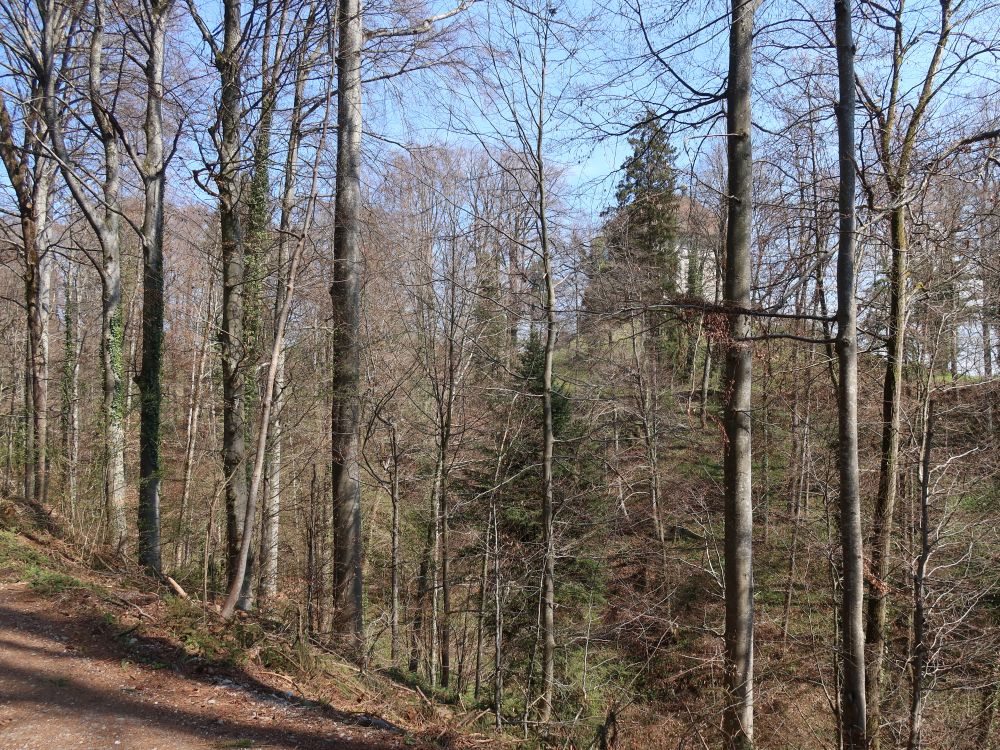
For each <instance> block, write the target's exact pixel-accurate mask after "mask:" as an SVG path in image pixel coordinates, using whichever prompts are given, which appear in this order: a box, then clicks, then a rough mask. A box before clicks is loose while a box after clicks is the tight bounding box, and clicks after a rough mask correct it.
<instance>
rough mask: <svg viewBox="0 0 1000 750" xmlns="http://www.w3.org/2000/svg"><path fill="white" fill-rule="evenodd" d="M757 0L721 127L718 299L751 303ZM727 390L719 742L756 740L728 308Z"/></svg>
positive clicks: (743, 470) (741, 419)
mask: <svg viewBox="0 0 1000 750" xmlns="http://www.w3.org/2000/svg"><path fill="white" fill-rule="evenodd" d="M755 6H756V2H755V0H733V3H732V16H731V18H730V28H729V81H728V88H727V93H726V133H727V151H728V162H729V183H728V190H727V192H728V197H729V199H728V207H729V217H728V219H727V223H726V268H725V283H724V295H723V304H724V305H729V306H732V307H737V308H742V309H744V310H745V309H748V308H749V307H750V284H751V278H750V242H751V229H750V226H751V225H750V222H751V218H752V216H753V151H752V148H751V129H752V122H751V115H750V96H751V91H750V90H751V85H752V80H753V77H752V72H751V56H752V49H753V25H754V9H755ZM729 337H730V340H729V342H728V348H727V350H726V370H725V380H724V385H723V390H724V392H725V417H724V419H725V427H726V450H725V503H726V505H725V526H726V529H725V537H726V538H725V551H726V559H725V583H726V632H725V642H726V664H725V671H726V690H727V693H728V695H727V699H726V705H725V710H724V712H723V733H724V737H723V739H724V744H725V747H726V748H727V749H728V750H749V749H750V748H751V747H752V746H753V713H754V712H753V704H754V685H753V682H754V671H753V663H754V642H753V639H754V613H753V606H754V605H753V495H752V492H751V483H750V470H751V461H752V457H751V443H750V422H751V414H750V387H751V378H752V374H751V365H752V361H753V352H752V349H751V347H752V344H751V343H750V341H749V340H748V339H749V337H750V319H749V316H747V315H745V314H742V313H736V312H732V313H730V323H729Z"/></svg>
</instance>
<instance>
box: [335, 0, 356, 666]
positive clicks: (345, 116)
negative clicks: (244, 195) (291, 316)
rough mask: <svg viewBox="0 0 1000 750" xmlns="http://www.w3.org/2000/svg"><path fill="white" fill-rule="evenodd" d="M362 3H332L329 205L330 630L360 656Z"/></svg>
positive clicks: (348, 0) (351, 1)
mask: <svg viewBox="0 0 1000 750" xmlns="http://www.w3.org/2000/svg"><path fill="white" fill-rule="evenodd" d="M361 23H362V22H361V3H360V0H338V15H337V39H338V48H337V182H336V196H335V200H334V221H335V229H334V240H333V253H334V267H333V283H332V284H331V285H330V299H331V302H332V307H333V325H334V331H333V405H332V414H331V430H330V432H331V445H332V465H333V516H334V561H333V601H334V632H335V633H336V634H337V635H339V636H340V637H341V638H343V639H344V640H345V641H349V643H348V644H347V645H348V646H349V648H351V649H353V650H355V651H356V656H361V646H362V639H363V630H364V610H363V602H362V570H361V471H360V466H359V463H358V459H359V456H358V450H359V442H360V437H359V416H360V405H359V393H358V388H359V377H360V349H359V346H360V341H359V331H360V322H361V279H360V271H361V269H360V264H361V128H362V120H361V45H362V42H363V39H364V33H363V30H362V25H361Z"/></svg>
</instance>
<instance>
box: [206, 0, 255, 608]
mask: <svg viewBox="0 0 1000 750" xmlns="http://www.w3.org/2000/svg"><path fill="white" fill-rule="evenodd" d="M202 33H203V35H205V36H207V37H208V38H209V39H213V46H214V38H212V37H211V36H210V35H209V34H207V33H206V31H204V30H203V31H202ZM222 33H223V41H222V46H221V48H220V49H219V50H218V52H217V54H216V55H215V64H216V68H217V70H218V72H219V78H220V81H221V93H220V99H219V109H218V114H217V119H218V123H219V126H220V130H221V140H220V143H219V163H218V167H217V171H216V174H215V183H216V187H217V189H218V195H219V229H220V239H221V245H222V328H221V330H220V331H219V344H220V347H219V348H220V355H221V359H222V469H223V473H224V475H225V507H226V564H227V576H228V584H229V586H230V587H231V586H232V583H233V581H234V580H235V578H236V575H237V568H238V563H239V555H240V549H241V547H242V543H243V537H244V535H248V534H252V533H253V519H252V518H246V515H245V514H246V506H247V467H246V403H245V401H246V376H245V367H244V359H245V356H244V355H245V353H244V346H245V341H244V328H243V317H244V316H243V308H244V300H243V293H244V283H245V280H246V266H245V257H244V252H245V251H244V243H243V226H242V219H241V216H240V214H241V211H240V194H241V180H240V168H241V158H240V144H241V142H242V134H241V132H240V130H241V129H240V120H241V118H242V114H243V112H242V107H241V102H240V99H241V96H242V93H243V91H242V89H243V85H242V75H241V71H242V65H243V53H244V42H243V27H242V7H241V2H240V0H225V2H224V4H223V14H222ZM248 604H249V602H248V601H247V600H246V599H245V598H244V599H243V600H241V601H240V602H239V605H240V606H243V607H246V606H248Z"/></svg>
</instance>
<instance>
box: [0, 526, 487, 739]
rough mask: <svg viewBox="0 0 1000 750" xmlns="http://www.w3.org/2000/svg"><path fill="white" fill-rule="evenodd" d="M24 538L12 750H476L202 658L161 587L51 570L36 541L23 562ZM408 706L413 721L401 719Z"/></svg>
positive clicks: (12, 608)
mask: <svg viewBox="0 0 1000 750" xmlns="http://www.w3.org/2000/svg"><path fill="white" fill-rule="evenodd" d="M12 538H14V535H10V534H7V533H4V538H3V539H0V542H2V544H0V574H2V575H0V750H72V749H77V748H79V749H80V750H209V749H211V750H219V749H221V748H268V749H270V750H293V749H297V750H397V749H402V748H418V749H422V748H458V747H467V746H468V745H467V744H466V741H465V740H467V739H469V738H468V737H461V736H459V735H458V733H456V732H454V731H452V730H449V729H446V728H442V726H441V725H440V724H437V725H436V726H435V723H434V722H429V721H427V720H426V718H425V717H420V716H419V715H416V714H415V712H414V711H413V710H412V709H408V708H406V707H405V705H404V704H402V703H400V704H399V705H393V701H391V700H387V701H384V702H383V703H382V704H381V705H382V708H383V711H382V712H381V713H382V714H383V715H389V716H390V717H392V718H393V720H394V721H393V722H390V721H387V720H385V719H383V718H380V717H379V716H376V715H374V714H373V713H369V712H367V711H366V710H365V709H367V708H368V706H367V703H366V702H365V701H363V700H362V699H361V698H356V699H354V700H355V701H356V705H350V703H349V702H348V701H343V700H341V701H339V702H332V701H330V700H325V699H323V700H315V699H312V697H311V696H310V697H306V695H305V694H303V692H304V691H302V690H301V688H300V686H299V685H298V684H297V681H296V678H295V676H292V677H290V676H288V675H287V674H281V673H279V672H270V671H266V670H264V669H262V668H261V667H259V666H258V665H255V664H253V663H251V662H246V663H242V664H235V663H233V662H232V661H228V662H227V661H224V660H216V661H213V660H206V659H197V658H195V659H192V658H191V657H190V649H188V648H185V646H184V643H183V640H182V641H178V639H177V638H176V637H174V636H175V633H171V632H170V630H169V625H165V624H164V622H169V612H168V610H169V604H168V605H167V606H164V602H163V600H162V597H160V595H159V594H157V593H154V592H149V591H145V592H143V591H138V590H127V589H122V588H115V589H113V590H112V589H108V588H105V587H101V586H98V585H97V584H95V583H93V582H92V581H89V580H86V579H79V578H76V577H72V576H68V575H66V574H64V573H62V572H57V571H51V570H48V569H41V568H38V567H36V566H35V565H34V564H33V563H31V562H30V560H31V559H33V558H34V557H35V556H36V554H37V553H36V552H35V551H34V550H32V549H31V548H30V547H20V545H21V544H23V541H22V542H19V543H18V547H19V549H18V551H17V555H16V558H20V559H14V561H13V562H12V561H11V559H10V558H9V556H8V555H5V554H3V553H5V552H7V553H9V551H10V549H11V543H10V542H11V539H12ZM46 551H47V550H46ZM39 553H41V554H44V553H42V552H41V550H39ZM39 556H40V555H39ZM26 561H27V562H26ZM12 571H14V572H12ZM293 675H294V673H293ZM349 682H351V680H350V679H349V678H345V679H344V680H342V683H344V684H346V683H349ZM282 686H284V688H283V687H282ZM292 687H294V688H296V689H295V690H290V689H288V688H292ZM341 687H342V688H343V685H342V686H341ZM369 688H370V686H369ZM352 689H355V690H356V689H359V688H352ZM360 689H362V690H363V689H364V688H360ZM383 689H389V688H383ZM381 698H383V699H384V696H381ZM345 703H347V704H348V705H345ZM351 709H356V710H351ZM400 711H403V712H405V713H404V716H405V715H407V714H409V715H411V716H413V719H414V721H413V722H411V724H412V726H409V727H403V726H400V725H399V724H397V723H394V722H395V721H398V719H397V718H396V717H397V716H398V713H399V712H400ZM474 744H475V745H477V746H479V747H483V746H484V745H485V746H492V745H491V743H485V742H484V741H483V738H478V740H477V741H475V742H474Z"/></svg>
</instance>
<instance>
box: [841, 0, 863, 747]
mask: <svg viewBox="0 0 1000 750" xmlns="http://www.w3.org/2000/svg"><path fill="white" fill-rule="evenodd" d="M834 14H835V19H836V20H835V24H836V27H835V36H836V44H837V73H838V76H837V77H838V81H839V88H840V92H839V93H840V99H839V101H838V103H837V138H838V143H839V148H840V189H839V193H840V194H839V206H840V239H839V248H838V251H837V358H838V362H839V378H838V380H837V386H838V394H837V395H838V403H837V423H838V436H839V450H838V456H837V458H838V466H839V470H840V545H841V550H842V556H843V566H844V571H843V575H844V584H843V598H842V600H841V637H842V639H843V643H842V644H841V659H842V667H841V672H842V675H843V680H842V683H841V690H842V698H841V712H840V714H841V715H840V720H841V724H842V734H843V741H844V747H845V748H847V750H862V748H864V747H865V742H866V719H867V712H866V710H865V644H864V621H863V616H864V611H863V610H864V594H865V588H864V587H865V582H864V552H863V549H862V541H861V540H862V531H861V485H860V478H859V468H858V344H857V300H856V297H855V284H856V281H855V271H854V254H855V235H854V225H855V218H854V198H855V184H856V183H855V166H854V153H855V147H854V102H855V91H854V85H855V84H854V39H853V32H852V24H851V0H834Z"/></svg>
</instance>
